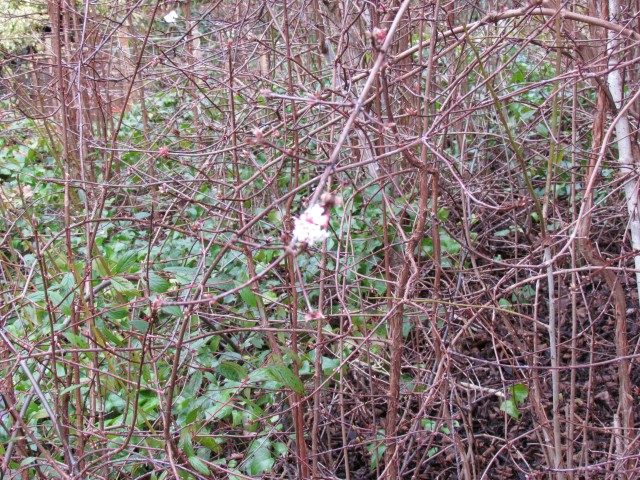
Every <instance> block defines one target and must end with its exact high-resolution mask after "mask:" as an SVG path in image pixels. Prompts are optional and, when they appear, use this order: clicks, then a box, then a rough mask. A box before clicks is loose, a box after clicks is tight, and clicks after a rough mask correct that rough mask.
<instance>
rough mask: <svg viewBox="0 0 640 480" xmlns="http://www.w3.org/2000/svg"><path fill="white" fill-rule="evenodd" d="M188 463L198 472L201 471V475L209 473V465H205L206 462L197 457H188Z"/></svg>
mask: <svg viewBox="0 0 640 480" xmlns="http://www.w3.org/2000/svg"><path fill="white" fill-rule="evenodd" d="M189 463H190V464H191V466H192V467H193V468H195V469H196V470H197V471H198V473H201V474H203V475H210V474H211V472H210V471H209V467H207V464H206V463H204V462H203V461H202V460H200V459H199V458H198V457H196V456H191V457H189Z"/></svg>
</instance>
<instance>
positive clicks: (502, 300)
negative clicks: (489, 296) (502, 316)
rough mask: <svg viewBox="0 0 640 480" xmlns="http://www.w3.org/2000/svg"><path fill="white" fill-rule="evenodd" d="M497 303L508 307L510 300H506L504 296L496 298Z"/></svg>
mask: <svg viewBox="0 0 640 480" xmlns="http://www.w3.org/2000/svg"><path fill="white" fill-rule="evenodd" d="M498 305H499V306H500V307H510V306H511V302H510V301H509V300H507V299H506V298H501V299H500V300H498Z"/></svg>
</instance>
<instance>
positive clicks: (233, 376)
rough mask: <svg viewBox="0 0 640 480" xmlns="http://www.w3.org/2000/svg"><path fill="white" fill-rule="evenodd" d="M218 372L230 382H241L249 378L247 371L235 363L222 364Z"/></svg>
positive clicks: (217, 368)
mask: <svg viewBox="0 0 640 480" xmlns="http://www.w3.org/2000/svg"><path fill="white" fill-rule="evenodd" d="M216 372H218V373H219V374H220V375H222V376H223V377H224V378H226V379H228V380H232V381H234V382H240V381H242V380H244V379H245V378H247V370H246V369H245V368H244V367H243V366H242V365H239V364H237V363H235V362H222V363H220V364H219V365H218V366H217V367H216Z"/></svg>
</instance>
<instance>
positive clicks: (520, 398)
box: [511, 383, 529, 405]
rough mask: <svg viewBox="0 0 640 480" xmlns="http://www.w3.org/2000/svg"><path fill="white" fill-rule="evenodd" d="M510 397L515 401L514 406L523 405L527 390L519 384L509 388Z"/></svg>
mask: <svg viewBox="0 0 640 480" xmlns="http://www.w3.org/2000/svg"><path fill="white" fill-rule="evenodd" d="M511 396H512V398H513V399H514V400H515V402H516V404H518V405H519V404H521V403H524V401H525V400H526V399H527V397H528V396H529V389H528V388H527V387H526V386H525V385H522V384H521V383H519V384H517V385H514V386H513V387H511Z"/></svg>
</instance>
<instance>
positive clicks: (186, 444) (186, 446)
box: [178, 429, 196, 457]
mask: <svg viewBox="0 0 640 480" xmlns="http://www.w3.org/2000/svg"><path fill="white" fill-rule="evenodd" d="M178 446H179V447H180V448H181V449H182V450H183V451H184V453H185V454H186V455H187V457H195V456H196V451H195V450H194V448H193V440H192V438H191V432H190V431H189V430H187V429H184V430H182V433H181V434H180V440H179V441H178Z"/></svg>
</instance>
